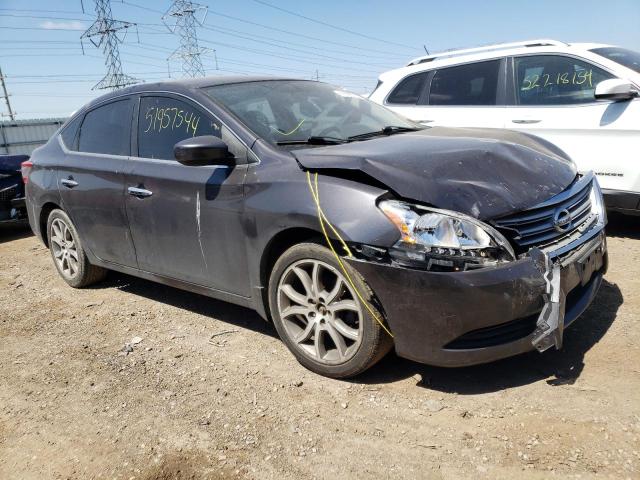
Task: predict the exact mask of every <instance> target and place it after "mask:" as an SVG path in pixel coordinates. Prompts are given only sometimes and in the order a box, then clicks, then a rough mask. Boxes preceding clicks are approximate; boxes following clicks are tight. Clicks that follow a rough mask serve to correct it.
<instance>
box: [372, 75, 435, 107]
mask: <svg viewBox="0 0 640 480" xmlns="http://www.w3.org/2000/svg"><path fill="white" fill-rule="evenodd" d="M427 75H428V72H423V73H418V74H415V75H411V76H409V77H407V78H405V79H404V80H402V81H401V82H400V83H399V84H398V86H397V87H396V88H395V89H394V90H393V92H391V94H390V95H389V97H388V98H387V103H397V104H402V105H415V104H417V103H418V100H419V99H420V95H421V94H422V90H424V82H425V81H426V80H427ZM376 88H377V87H376Z"/></svg>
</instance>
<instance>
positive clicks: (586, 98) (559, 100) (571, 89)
mask: <svg viewBox="0 0 640 480" xmlns="http://www.w3.org/2000/svg"><path fill="white" fill-rule="evenodd" d="M515 75H516V103H517V104H518V105H572V104H581V103H590V102H593V101H595V97H594V92H595V89H596V85H597V84H598V83H600V82H601V81H603V80H607V79H610V78H615V77H614V76H613V75H611V74H609V73H607V72H605V71H604V70H602V69H601V68H598V67H596V66H594V65H591V64H590V63H587V62H585V61H582V60H578V59H575V58H571V57H563V56H560V55H537V56H529V57H517V58H515Z"/></svg>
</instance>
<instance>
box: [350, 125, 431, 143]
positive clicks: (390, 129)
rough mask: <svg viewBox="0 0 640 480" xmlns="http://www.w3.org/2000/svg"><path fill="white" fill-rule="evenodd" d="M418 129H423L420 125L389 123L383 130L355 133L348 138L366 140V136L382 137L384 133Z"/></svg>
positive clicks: (390, 133)
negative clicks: (405, 125) (399, 125)
mask: <svg viewBox="0 0 640 480" xmlns="http://www.w3.org/2000/svg"><path fill="white" fill-rule="evenodd" d="M418 130H423V128H420V127H398V126H396V125H388V126H386V127H384V128H383V129H382V130H376V131H375V132H367V133H361V134H360V135H353V136H351V137H349V138H348V140H350V141H353V140H364V139H366V138H373V137H381V136H383V135H387V136H388V135H393V134H395V133H405V132H417V131H418Z"/></svg>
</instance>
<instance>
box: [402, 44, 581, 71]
mask: <svg viewBox="0 0 640 480" xmlns="http://www.w3.org/2000/svg"><path fill="white" fill-rule="evenodd" d="M549 45H553V46H557V47H567V46H569V44H568V43H565V42H560V41H558V40H551V39H547V38H543V39H538V40H525V41H522V42H511V43H495V44H492V45H484V46H482V47H474V48H464V49H461V50H455V49H454V50H446V51H444V52H440V53H434V54H433V55H425V56H423V57H418V58H414V59H413V60H411V61H410V62H409V63H407V65H406V66H407V67H410V66H411V65H418V64H420V63H426V62H432V61H433V60H435V59H437V58H446V57H455V56H458V55H466V54H468V53H478V52H488V51H492V50H506V49H508V48H514V47H545V46H549Z"/></svg>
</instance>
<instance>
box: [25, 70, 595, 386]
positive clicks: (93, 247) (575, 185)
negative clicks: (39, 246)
mask: <svg viewBox="0 0 640 480" xmlns="http://www.w3.org/2000/svg"><path fill="white" fill-rule="evenodd" d="M23 176H24V177H25V179H26V181H27V185H26V190H27V205H28V214H29V221H30V223H31V227H32V228H33V230H34V232H36V234H37V235H38V236H40V238H41V239H42V240H43V242H45V244H46V245H47V246H48V247H49V248H50V250H51V255H52V258H53V262H54V264H55V266H56V268H57V270H58V272H59V273H60V275H61V276H62V278H63V279H64V280H65V281H66V282H67V283H68V284H69V285H71V286H72V287H78V288H80V287H85V286H88V285H90V284H92V283H94V282H97V281H99V280H101V279H102V278H103V277H104V275H105V274H106V272H107V270H117V271H120V272H125V273H128V274H131V275H136V276H139V277H143V278H146V279H149V280H153V281H157V282H161V283H164V284H168V285H172V286H175V287H178V288H183V289H186V290H191V291H194V292H198V293H202V294H204V295H208V296H211V297H215V298H218V299H222V300H226V301H229V302H233V303H236V304H239V305H243V306H246V307H250V308H253V309H255V310H257V311H258V312H259V313H260V315H262V316H263V317H264V318H265V319H270V320H272V321H273V322H274V324H275V327H276V329H277V331H278V333H279V334H280V337H281V338H282V340H283V341H284V342H285V344H286V345H287V346H288V347H289V349H290V350H291V351H292V353H293V354H294V355H295V356H296V358H297V359H298V360H299V361H300V362H301V363H302V364H303V365H305V366H306V367H308V368H309V369H311V370H313V371H315V372H318V373H321V374H323V375H327V376H331V377H348V376H352V375H356V374H358V373H360V372H362V371H364V370H365V369H367V368H368V367H370V366H371V365H373V364H374V363H375V362H376V361H378V360H379V359H380V358H382V357H383V356H384V355H385V353H387V352H388V351H389V349H390V348H392V347H394V348H395V350H396V352H397V353H398V354H399V355H400V356H403V357H407V358H411V359H414V360H417V361H420V362H425V363H430V364H435V365H443V366H461V365H470V364H475V363H483V362H489V361H493V360H496V359H499V358H504V357H507V356H511V355H515V354H518V353H522V352H526V351H529V350H532V349H537V350H539V351H544V350H546V349H548V348H550V347H554V346H555V347H556V348H560V347H561V345H562V338H563V332H564V328H565V327H567V326H568V325H569V324H571V323H572V322H573V321H574V320H575V319H576V318H578V316H579V315H580V314H581V313H582V312H583V311H584V310H585V309H586V307H587V306H588V305H589V303H590V302H591V300H592V299H593V297H594V295H595V294H596V292H597V290H598V287H599V285H600V283H601V280H602V276H603V274H604V272H605V270H606V265H607V256H606V240H605V236H604V225H605V223H606V217H605V212H604V210H603V208H602V195H601V192H600V188H599V186H598V183H597V181H596V179H595V177H594V176H593V175H592V174H591V173H578V172H577V171H576V168H575V166H574V164H573V163H572V162H571V160H570V159H568V158H567V157H566V155H565V154H564V153H563V152H561V151H560V150H558V149H557V148H556V147H554V146H553V145H551V144H549V143H547V142H545V141H543V140H540V139H537V138H535V137H531V136H527V135H523V134H518V133H514V132H507V131H500V130H472V129H445V128H424V127H422V126H420V125H417V124H414V123H412V122H410V121H408V120H406V119H404V118H402V117H400V116H398V115H396V114H394V113H392V112H390V111H389V110H387V109H385V108H384V107H381V106H379V105H376V104H373V103H372V102H369V101H368V100H366V99H363V98H361V97H359V96H356V95H353V94H351V93H348V92H346V91H343V90H341V89H339V88H336V87H333V86H331V85H327V84H324V83H319V82H313V81H304V80H289V79H273V78H248V77H242V78H206V79H198V80H189V81H177V82H168V83H157V84H144V85H137V86H134V87H130V88H127V89H124V90H119V91H117V92H113V93H110V94H107V95H105V96H103V97H101V98H99V99H97V100H94V101H92V102H91V103H90V104H88V105H86V106H85V107H83V108H82V109H81V110H80V111H78V112H77V113H76V114H75V115H73V117H72V118H71V119H70V120H69V121H68V122H67V123H66V124H65V125H64V126H63V127H62V129H61V130H60V131H59V132H58V133H57V134H56V135H54V136H53V138H51V140H50V141H49V142H48V143H47V144H46V145H45V146H43V147H41V148H39V149H38V150H36V151H35V152H34V153H33V156H32V158H31V163H30V164H28V165H25V166H24V167H23Z"/></svg>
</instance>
